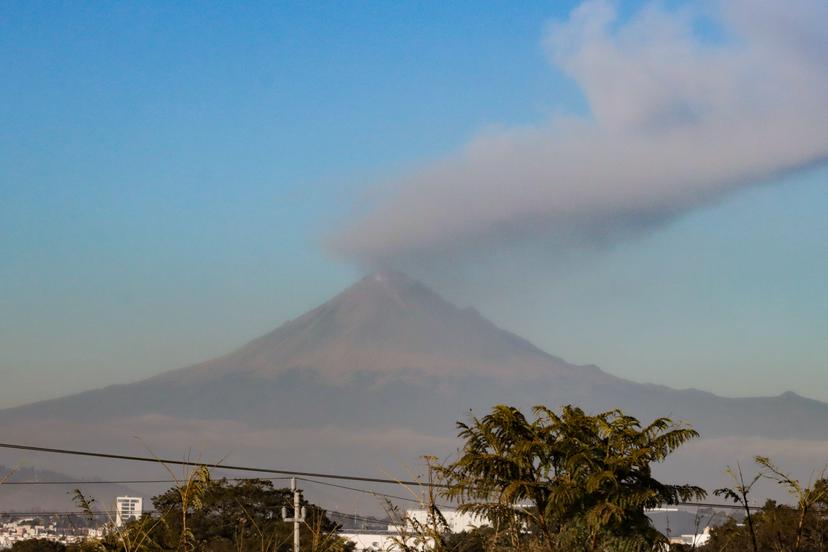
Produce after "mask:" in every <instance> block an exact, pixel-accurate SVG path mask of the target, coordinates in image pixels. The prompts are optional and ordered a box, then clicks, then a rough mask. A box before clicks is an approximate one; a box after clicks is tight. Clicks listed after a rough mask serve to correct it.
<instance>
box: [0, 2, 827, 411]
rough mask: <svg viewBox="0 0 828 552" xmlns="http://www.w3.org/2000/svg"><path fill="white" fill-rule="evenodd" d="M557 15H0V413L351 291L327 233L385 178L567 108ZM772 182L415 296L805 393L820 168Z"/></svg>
mask: <svg viewBox="0 0 828 552" xmlns="http://www.w3.org/2000/svg"><path fill="white" fill-rule="evenodd" d="M577 5H578V3H577V2H522V3H520V4H517V3H512V2H487V3H481V2H452V3H445V2H421V3H402V2H398V3H391V2H358V3H357V2H354V3H339V4H337V5H336V7H335V8H334V7H331V6H329V5H325V4H321V3H320V4H316V5H311V4H310V3H288V2H280V3H246V4H244V5H231V4H230V3H219V2H216V3H184V2H180V3H175V4H172V3H161V2H158V3H121V4H109V3H85V4H82V5H80V4H77V3H68V2H67V3H64V4H59V3H51V4H35V3H25V2H7V3H4V4H3V5H2V6H0V74H2V75H3V77H2V79H0V123H2V124H0V192H2V196H0V197H2V199H0V373H2V374H3V375H4V378H5V383H4V385H3V386H2V388H0V406H6V405H13V404H18V403H22V402H27V401H30V400H34V399H39V398H46V397H51V396H57V395H60V394H64V393H66V392H71V391H79V390H83V389H87V388H91V387H98V386H102V385H107V384H110V383H116V382H123V381H132V380H136V379H140V378H142V377H144V376H148V375H151V374H155V373H157V372H159V371H161V370H164V369H169V368H175V367H179V366H182V365H185V364H188V363H191V362H195V361H198V360H202V359H205V358H208V357H210V356H214V355H217V354H220V353H223V352H226V351H228V350H229V349H231V348H233V347H235V346H237V345H239V344H240V343H242V342H244V341H246V340H247V339H249V338H252V337H255V336H256V335H259V334H261V333H263V332H265V331H268V330H270V329H272V328H273V327H275V326H276V325H278V324H279V323H281V322H282V321H284V320H286V319H289V318H291V317H293V316H296V315H298V314H300V313H302V312H303V311H305V310H307V309H309V308H311V307H313V306H315V305H317V304H318V303H319V302H321V301H323V300H325V299H326V298H328V297H329V296H330V295H332V294H333V293H335V292H337V291H339V290H340V289H341V288H342V287H344V286H345V285H347V284H349V283H350V282H351V281H353V280H354V279H355V278H356V277H358V276H359V274H360V272H361V270H362V269H361V268H360V265H359V263H357V262H353V261H347V260H342V258H341V257H335V256H332V255H331V254H330V253H329V249H328V248H327V247H326V246H325V243H326V241H327V240H328V239H329V238H330V236H331V235H332V234H337V233H338V232H339V231H340V229H341V228H342V227H343V225H346V226H347V225H348V221H350V220H351V219H352V218H353V217H354V215H353V213H354V211H359V209H360V208H361V207H360V203H359V198H361V197H363V195H364V194H365V193H367V190H370V189H372V188H373V187H375V186H377V183H379V185H380V187H382V186H383V185H384V183H385V182H386V181H387V179H386V176H387V175H396V174H404V173H406V171H412V170H416V168H417V167H421V166H423V165H428V164H429V163H432V162H433V160H437V159H444V158H446V157H447V156H451V155H453V154H454V153H455V152H457V151H459V150H461V149H462V148H463V147H464V145H465V144H467V143H469V141H473V140H474V139H475V137H476V136H479V135H480V134H481V133H485V132H488V131H489V130H490V129H499V128H507V129H508V128H522V127H524V126H527V125H535V124H537V123H538V122H539V121H544V120H546V119H548V118H549V117H553V116H555V114H559V113H565V114H571V115H575V116H580V117H584V118H587V119H589V118H591V117H592V115H593V113H592V108H593V106H591V105H590V103H589V101H588V98H587V97H586V95H585V94H584V88H583V86H581V85H580V84H579V83H578V82H576V80H577V79H573V77H572V73H571V71H565V70H563V69H562V68H561V67H560V66H556V64H555V63H554V62H553V61H552V60H550V55H549V52H548V49H547V47H546V46H545V43H544V39H545V36H546V33H548V25H549V24H550V21H553V20H562V19H565V18H567V17H568V16H569V13H570V11H571V10H572V9H573V8H574V7H575V6H577ZM642 6H643V5H642V4H639V3H631V4H622V5H620V6H619V8H620V12H621V15H620V20H621V21H622V22H623V20H624V18H625V17H627V14H635V13H637V12H638V11H640V10H641V9H642ZM685 8H686V5H684V4H682V3H669V4H667V5H666V7H665V9H666V10H667V11H668V12H670V13H673V12H675V11H681V10H682V9H685ZM697 31H698V35H697V37H696V38H697V39H698V40H700V41H702V42H705V41H712V42H717V41H720V40H725V39H722V38H721V37H720V36H719V35H718V33H719V32H720V31H719V29H718V27H717V26H716V24H715V22H714V23H709V22H708V21H706V20H704V19H702V20H701V23H699V24H698V26H697ZM771 180H772V181H771V182H768V183H766V184H764V185H762V186H757V187H747V188H746V189H745V190H742V191H740V192H739V193H737V194H734V195H728V196H725V197H721V198H717V199H715V200H713V201H709V202H707V203H706V204H705V206H704V208H701V209H698V210H691V211H689V212H687V213H685V214H683V215H682V216H680V217H677V218H676V219H674V220H671V221H670V222H669V224H666V225H664V226H662V227H660V228H659V229H658V230H657V231H654V232H649V233H647V234H646V235H645V236H643V237H642V238H640V239H635V240H629V241H623V242H622V243H619V244H617V245H614V246H613V247H611V248H609V249H608V250H607V251H604V252H597V253H596V252H587V253H583V254H581V253H576V254H575V256H576V257H577V260H576V261H575V262H572V263H567V264H568V265H571V266H568V267H567V268H566V269H565V270H552V271H550V272H549V273H548V274H547V273H545V272H544V270H545V267H544V266H540V267H537V268H536V271H535V273H534V276H533V277H532V278H531V282H525V281H524V279H525V278H522V277H521V276H520V275H516V274H511V275H510V274H509V271H508V270H505V271H503V270H501V271H498V274H500V276H498V278H502V280H499V282H500V283H501V284H502V286H493V285H492V281H491V280H490V281H488V282H487V281H483V282H476V283H473V284H472V285H460V284H458V282H457V281H456V280H452V279H451V278H441V277H440V276H439V275H437V276H434V277H433V278H432V279H431V282H432V283H434V284H435V285H437V287H438V289H439V290H440V291H443V292H445V293H446V294H447V295H448V296H449V297H451V298H453V299H455V300H457V301H458V302H461V303H474V304H476V305H478V307H479V308H480V309H481V311H482V312H484V314H486V315H488V316H489V317H491V318H492V319H493V320H495V321H496V322H498V323H500V324H501V325H503V326H505V327H507V328H509V329H512V330H514V331H516V332H518V333H521V334H522V335H525V336H527V337H529V338H531V339H533V340H534V341H535V342H536V343H538V344H539V345H540V346H542V347H543V348H545V349H547V350H548V351H550V352H552V353H554V354H558V355H560V356H564V357H566V358H568V359H570V360H572V361H576V362H584V363H596V364H599V365H601V366H602V367H603V368H605V369H606V370H608V371H610V372H612V373H615V374H617V375H621V376H624V377H629V378H632V379H636V380H642V381H653V382H657V383H664V384H668V385H676V386H696V387H701V388H705V389H709V390H713V391H716V392H720V393H723V394H730V395H747V394H775V393H779V392H782V391H784V390H787V389H793V390H795V391H798V392H800V393H802V394H805V395H808V396H812V397H816V398H820V399H824V400H828V378H826V377H825V376H824V371H825V368H826V364H825V360H824V359H825V358H828V343H826V340H825V339H824V336H825V335H828V308H826V307H828V299H826V297H828V293H826V292H828V289H826V284H825V281H826V280H827V279H828V278H825V276H826V274H828V245H826V237H825V236H828V232H826V230H828V227H826V222H825V221H826V216H825V215H826V210H828V209H826V206H828V169H826V168H825V167H823V166H822V165H820V164H819V163H817V164H815V165H811V166H809V167H808V168H807V169H802V170H797V171H793V172H790V171H788V172H785V174H784V176H782V177H780V178H775V179H771ZM425 277H426V279H427V280H428V279H429V278H428V273H425ZM523 284H526V285H523ZM506 289H508V290H509V291H504V290H506Z"/></svg>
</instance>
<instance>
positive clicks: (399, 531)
mask: <svg viewBox="0 0 828 552" xmlns="http://www.w3.org/2000/svg"><path fill="white" fill-rule="evenodd" d="M440 512H441V513H442V514H443V517H444V518H445V520H446V525H447V526H448V530H449V532H451V533H461V532H463V531H471V530H472V529H475V528H477V527H482V526H485V525H487V522H486V521H485V520H482V519H481V518H480V517H478V516H475V515H473V514H465V513H461V512H458V511H456V510H441V511H440ZM429 523H430V520H429V512H428V510H408V511H407V512H406V513H405V519H404V521H403V522H402V523H401V524H400V525H389V526H388V530H387V531H343V532H342V533H340V534H339V535H340V536H341V537H343V538H345V539H348V540H349V541H351V542H353V543H354V544H355V545H356V550H357V552H399V550H400V547H399V546H398V545H397V542H398V541H399V539H400V538H402V537H403V536H405V538H406V544H407V545H408V546H409V547H411V548H415V549H421V548H425V547H426V545H427V544H429V542H421V541H423V540H424V541H431V538H430V537H429V536H428V535H417V533H418V531H417V527H428V525H429Z"/></svg>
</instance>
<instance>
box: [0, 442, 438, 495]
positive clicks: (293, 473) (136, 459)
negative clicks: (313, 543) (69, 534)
mask: <svg viewBox="0 0 828 552" xmlns="http://www.w3.org/2000/svg"><path fill="white" fill-rule="evenodd" d="M0 448H5V449H13V450H28V451H32V452H45V453H49V454H66V455H70V456H87V457H93V458H106V459H108V460H127V461H131V462H151V463H153V464H169V465H173V466H203V467H205V468H216V469H222V470H232V471H248V472H259V473H275V474H280V475H289V476H295V477H316V478H320V479H339V480H343V481H363V482H367V483H389V484H392V485H420V486H431V487H445V485H440V484H429V483H425V482H423V481H406V480H399V479H384V478H380V477H364V476H358V475H340V474H333V473H315V472H301V471H296V470H285V469H273V468H251V467H249V466H233V465H227V464H214V463H205V462H191V461H187V460H171V459H166V458H152V457H149V456H132V455H128V454H112V453H107V452H92V451H85V450H73V449H59V448H52V447H36V446H32V445H18V444H13V443H0Z"/></svg>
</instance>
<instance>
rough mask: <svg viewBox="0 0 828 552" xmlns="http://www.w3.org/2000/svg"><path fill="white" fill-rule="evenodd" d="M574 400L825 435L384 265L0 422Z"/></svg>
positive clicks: (385, 413) (345, 413)
mask: <svg viewBox="0 0 828 552" xmlns="http://www.w3.org/2000/svg"><path fill="white" fill-rule="evenodd" d="M495 403H512V404H517V405H520V406H523V407H530V406H532V405H534V404H541V403H543V404H548V405H560V404H565V403H574V404H579V405H583V406H585V407H587V408H592V409H599V408H600V409H606V408H614V407H621V408H624V409H625V410H627V411H629V412H631V413H633V414H635V415H638V416H641V417H647V418H649V417H654V416H665V415H666V416H671V417H673V418H675V419H681V420H686V421H688V422H691V423H692V424H693V425H694V426H696V427H698V428H699V429H700V430H701V431H702V432H703V433H704V434H705V435H711V436H722V435H741V436H762V437H773V438H802V439H826V438H828V424H826V423H825V422H826V421H828V404H825V403H821V402H818V401H811V400H808V399H804V398H802V397H799V396H797V395H794V394H792V393H788V394H784V395H781V396H779V397H767V398H748V399H730V398H723V397H718V396H716V395H713V394H711V393H706V392H702V391H697V390H675V389H670V388H667V387H663V386H656V385H645V384H638V383H634V382H630V381H626V380H623V379H620V378H616V377H614V376H611V375H609V374H606V373H605V372H603V371H601V370H600V369H598V368H596V367H594V366H576V365H572V364H569V363H567V362H565V361H564V360H561V359H560V358H557V357H554V356H551V355H549V354H547V353H545V352H543V351H541V350H540V349H538V348H537V347H535V346H534V345H532V344H531V343H529V342H528V341H526V340H524V339H522V338H520V337H518V336H516V335H514V334H512V333H509V332H507V331H505V330H502V329H500V328H498V327H497V326H495V325H494V324H492V323H491V322H489V321H487V320H486V319H484V318H483V317H481V316H480V315H479V314H478V313H477V312H476V311H474V310H472V309H459V308H457V307H455V306H453V305H451V304H450V303H448V302H447V301H445V300H444V299H442V298H441V297H440V296H439V295H437V294H435V293H434V292H432V291H430V290H429V289H427V288H426V287H425V286H423V285H422V284H420V283H418V282H416V281H413V280H411V279H409V278H407V277H406V276H404V275H402V274H399V273H394V272H386V273H379V274H374V275H371V276H368V277H366V278H364V279H363V280H361V281H360V282H358V283H356V284H355V285H354V286H352V287H351V288H349V289H348V290H346V291H344V292H343V293H341V294H339V295H338V296H336V297H335V298H333V299H332V300H330V301H328V302H327V303H325V304H323V305H322V306H320V307H318V308H316V309H314V310H312V311H310V312H308V313H307V314H305V315H303V316H301V317H299V318H297V319H295V320H292V321H290V322H288V323H286V324H284V325H283V326H281V327H280V328H278V329H276V330H275V331H273V332H271V333H269V334H267V335H265V336H262V337H260V338H258V339H255V340H253V341H251V342H250V343H248V344H247V345H245V346H243V347H242V348H240V349H238V350H236V351H234V352H232V353H230V354H228V355H225V356H223V357H220V358H217V359H214V360H210V361H207V362H204V363H201V364H197V365H195V366H191V367H188V368H183V369H180V370H174V371H171V372H167V373H165V374H162V375H159V376H157V377H154V378H150V379H148V380H145V381H142V382H138V383H133V384H128V385H116V386H111V387H108V388H105V389H100V390H95V391H89V392H86V393H81V394H78V395H74V396H69V397H64V398H61V399H56V400H51V401H44V402H39V403H35V404H32V405H27V406H22V407H18V408H14V409H8V410H4V411H0V423H2V424H5V425H7V426H8V425H14V424H18V423H24V422H26V423H29V424H31V423H35V422H38V421H41V422H42V421H46V420H60V421H62V422H64V423H70V422H73V421H75V422H84V423H94V422H95V421H98V420H107V421H108V422H109V423H114V422H116V421H117V420H120V419H127V418H130V419H134V418H140V417H142V416H144V417H146V416H162V417H169V418H171V419H179V420H181V419H184V420H224V421H234V422H243V423H245V424H248V425H250V426H252V427H260V428H284V427H290V428H297V427H305V428H308V427H316V428H318V427H327V426H331V427H337V428H343V429H346V428H350V429H359V430H381V429H383V428H392V427H393V428H400V427H403V428H410V429H411V430H416V431H418V432H421V433H428V434H436V435H450V434H451V433H452V432H453V427H454V422H455V421H456V420H458V419H461V418H463V417H464V416H465V415H466V414H467V413H468V412H469V410H470V409H471V410H473V411H475V412H481V411H484V410H486V409H488V408H489V407H490V406H491V405H492V404H495Z"/></svg>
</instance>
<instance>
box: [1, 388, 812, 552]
mask: <svg viewBox="0 0 828 552" xmlns="http://www.w3.org/2000/svg"><path fill="white" fill-rule="evenodd" d="M458 427H459V430H460V432H459V437H460V438H461V439H462V441H463V444H462V448H461V449H460V451H459V454H458V457H457V458H456V460H454V461H453V462H450V463H447V464H444V465H439V464H435V463H434V459H429V473H430V478H432V479H433V481H434V482H436V483H438V485H436V486H434V487H430V488H428V489H427V491H428V492H427V493H426V495H427V498H426V500H425V501H424V502H425V504H424V505H425V506H426V508H427V509H428V517H427V520H426V521H424V522H423V521H414V520H409V521H410V522H409V523H407V524H404V529H403V530H402V531H401V533H400V535H399V537H398V538H397V539H396V540H397V545H396V546H397V549H398V550H402V551H403V552H413V551H415V550H416V551H428V552H507V551H512V552H514V551H526V552H542V551H544V552H569V551H577V552H628V551H629V552H639V551H641V552H645V551H646V552H649V551H665V550H681V551H689V550H700V551H704V552H743V551H752V552H825V550H826V548H828V524H827V523H826V518H828V481H826V480H825V479H824V478H821V479H819V480H818V481H816V483H815V484H814V485H812V486H805V485H802V484H801V483H800V482H799V481H797V480H795V479H793V478H792V477H790V476H789V475H788V474H786V473H785V472H784V471H783V470H782V469H781V468H780V467H778V466H776V465H775V464H774V463H773V462H772V461H771V460H770V459H768V458H764V457H757V458H756V459H755V460H756V473H755V475H753V476H752V477H748V478H746V477H745V475H744V473H743V472H742V469H741V467H740V466H737V468H736V469H730V468H728V471H729V473H730V474H731V476H732V477H733V485H732V487H730V488H725V489H718V490H716V491H715V494H716V495H717V496H721V497H723V498H725V499H728V500H731V501H732V502H733V503H734V504H736V505H740V506H741V507H742V508H743V510H744V516H743V517H744V520H743V521H740V522H737V521H736V520H735V519H730V520H729V521H727V522H726V523H724V524H723V525H721V526H719V527H716V528H714V529H713V530H712V531H711V538H710V540H709V542H708V543H707V544H705V545H704V546H696V545H693V546H687V545H680V544H679V545H676V544H674V545H670V544H669V543H668V540H667V538H666V537H665V536H664V535H662V534H661V533H659V532H658V531H656V530H655V529H654V528H653V526H652V524H651V522H650V519H649V518H648V517H647V516H646V513H645V512H646V510H647V509H648V508H654V507H657V506H665V505H671V504H678V503H682V502H691V501H694V500H699V499H702V498H704V497H705V496H706V493H705V491H704V490H703V489H701V488H699V487H697V486H694V485H690V484H679V485H676V484H666V483H663V482H660V481H658V480H656V479H655V478H654V477H653V475H652V466H653V464H656V463H658V462H662V461H664V460H665V459H666V458H667V457H668V456H669V455H670V454H671V453H672V452H674V451H675V450H676V449H677V448H679V447H681V446H682V445H683V444H685V443H686V442H688V441H690V440H692V439H694V438H696V437H698V434H697V433H696V431H695V430H693V429H692V428H690V427H686V426H682V425H679V424H674V423H673V422H672V421H671V420H669V419H667V418H659V419H657V420H655V421H653V422H652V423H650V424H648V425H642V424H641V423H640V422H639V421H638V420H637V419H635V418H633V417H631V416H627V415H625V414H624V413H623V412H621V411H620V410H612V411H609V412H603V413H599V414H595V415H590V414H587V413H585V412H584V411H583V410H581V409H579V408H576V407H573V406H566V407H564V408H563V409H562V410H561V411H560V412H556V411H553V410H551V409H548V408H545V407H536V408H535V409H534V412H533V417H531V418H530V417H527V416H526V415H525V414H524V413H522V412H521V411H520V410H518V409H516V408H514V407H509V406H503V405H500V406H496V407H494V408H493V409H492V411H491V412H490V413H489V414H487V415H486V416H483V417H482V418H472V419H471V420H470V421H469V422H468V423H460V424H458ZM823 475H824V474H823ZM761 479H770V480H773V481H775V482H777V483H778V484H780V485H783V486H784V487H785V488H787V489H788V490H789V491H790V493H791V495H792V497H793V498H794V499H795V505H794V506H787V505H780V504H777V503H775V502H767V503H766V504H765V506H764V507H763V508H761V509H760V510H759V511H752V509H751V508H748V507H747V505H748V504H749V503H750V502H749V501H750V493H751V491H752V489H753V486H754V485H755V484H756V482H757V481H759V480H761ZM77 498H78V503H79V505H80V506H81V507H82V508H84V509H88V508H90V502H89V501H87V500H86V499H85V497H83V496H82V495H78V497H77ZM438 499H440V500H442V501H450V502H451V503H453V504H455V505H457V507H458V508H459V509H460V510H461V511H464V512H468V513H472V514H475V515H476V516H478V517H479V519H481V520H486V521H487V523H486V526H481V527H479V528H477V529H475V530H472V531H467V532H464V533H459V534H452V533H451V532H450V531H449V530H448V525H447V523H446V520H445V518H444V516H443V514H442V512H441V511H440V507H439V506H438ZM291 501H292V495H291V492H290V491H289V490H288V489H276V488H274V487H273V485H272V483H271V482H270V481H266V480H255V479H254V480H244V481H240V482H237V483H230V482H228V481H226V480H213V479H211V478H210V474H209V472H208V470H207V469H206V468H199V469H197V470H195V471H193V472H192V473H191V474H190V476H189V477H188V478H187V480H186V481H182V483H181V484H180V485H176V486H175V487H173V488H171V489H169V490H168V491H167V492H165V493H164V494H162V495H159V496H156V497H154V498H153V500H152V502H153V506H154V509H155V512H154V513H151V514H149V515H145V516H144V517H143V518H142V519H141V520H139V521H136V522H133V523H131V524H128V525H127V526H126V527H125V528H123V529H121V530H113V531H112V532H110V533H109V534H108V535H107V536H106V537H104V538H103V539H101V540H90V541H87V542H85V543H83V544H80V545H73V546H69V547H65V546H63V545H59V544H55V543H45V542H37V541H27V542H22V543H17V544H15V546H14V547H13V548H12V550H14V551H25V550H44V551H51V550H53V551H55V552H62V551H73V552H81V551H101V552H116V551H117V552H133V551H135V552H137V551H153V552H172V551H184V552H189V551H215V552H224V551H228V552H229V551H239V552H247V551H250V552H252V551H258V552H266V551H268V552H287V551H289V550H292V529H293V528H292V525H291V524H288V523H285V522H283V521H282V520H281V517H280V512H281V508H282V506H286V505H289V504H291ZM304 505H305V507H306V509H307V521H306V522H305V524H304V525H303V527H302V543H303V550H307V551H310V552H347V551H350V550H353V545H352V544H350V543H348V542H346V541H344V540H343V539H342V538H340V537H339V536H337V534H336V530H337V526H336V524H335V523H333V522H332V521H331V520H330V519H329V518H328V517H327V516H326V514H325V511H324V510H322V509H321V508H319V507H317V506H314V505H312V504H309V503H306V502H305V503H304ZM481 525H482V524H481Z"/></svg>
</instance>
